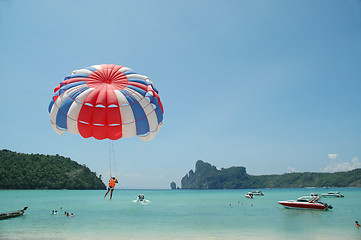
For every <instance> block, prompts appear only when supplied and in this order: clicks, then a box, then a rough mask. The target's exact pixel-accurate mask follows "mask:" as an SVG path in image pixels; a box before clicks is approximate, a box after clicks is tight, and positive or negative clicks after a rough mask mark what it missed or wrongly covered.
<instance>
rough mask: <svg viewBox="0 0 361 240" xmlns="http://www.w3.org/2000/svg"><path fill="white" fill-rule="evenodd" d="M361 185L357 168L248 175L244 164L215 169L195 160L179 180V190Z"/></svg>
mask: <svg viewBox="0 0 361 240" xmlns="http://www.w3.org/2000/svg"><path fill="white" fill-rule="evenodd" d="M325 186H327V187H361V168H358V169H355V170H352V171H348V172H335V173H314V172H303V173H285V174H281V175H276V174H274V175H260V176H252V175H249V174H247V172H246V168H245V167H230V168H222V169H220V170H218V169H217V168H216V167H215V166H212V165H211V164H209V163H206V162H203V161H202V160H198V161H197V162H196V168H195V171H194V172H193V170H190V171H189V172H188V173H187V174H186V175H185V176H184V177H183V178H182V181H181V188H182V189H245V188H303V187H325Z"/></svg>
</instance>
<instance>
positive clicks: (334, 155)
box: [328, 153, 338, 160]
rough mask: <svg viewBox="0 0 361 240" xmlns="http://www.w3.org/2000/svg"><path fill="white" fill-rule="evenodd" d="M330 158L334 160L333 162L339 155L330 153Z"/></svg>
mask: <svg viewBox="0 0 361 240" xmlns="http://www.w3.org/2000/svg"><path fill="white" fill-rule="evenodd" d="M328 158H329V159H332V160H335V159H337V158H338V154H337V153H330V154H328Z"/></svg>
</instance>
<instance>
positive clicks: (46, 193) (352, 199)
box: [0, 188, 361, 240]
mask: <svg viewBox="0 0 361 240" xmlns="http://www.w3.org/2000/svg"><path fill="white" fill-rule="evenodd" d="M260 190H262V192H263V193H264V194H265V195H264V196H259V197H255V198H254V199H247V198H245V197H244V195H245V194H246V193H247V192H248V191H249V190H244V189H242V190H115V191H114V194H113V200H112V201H109V197H108V198H107V199H103V196H104V194H105V190H104V191H102V190H1V191H0V212H6V211H11V210H18V209H22V208H23V207H24V206H28V207H29V209H28V210H27V211H26V212H25V215H24V216H21V217H17V218H13V219H7V220H1V221H0V240H15V239H33V240H35V239H36V240H44V239H55V240H57V239H74V240H82V239H87V240H88V239H89V240H93V239H94V240H95V239H112V240H114V239H140V238H141V239H176V240H177V239H187V240H189V239H232V240H233V239H303V240H304V239H305V238H310V239H311V238H312V239H316V240H318V239H361V229H357V228H356V227H355V225H354V222H355V220H358V221H359V222H361V204H360V203H361V189H360V188H337V189H260ZM332 190H337V191H340V192H341V194H343V195H344V196H345V197H344V198H342V199H337V198H323V199H322V201H323V202H326V203H328V204H331V205H332V206H333V207H334V208H333V209H332V210H329V211H317V210H295V209H286V208H284V207H283V206H281V205H279V204H278V203H277V202H278V201H280V200H290V199H297V198H298V197H301V196H304V195H309V194H310V193H311V192H317V193H319V194H321V193H324V192H328V191H332ZM138 194H144V195H145V198H146V199H148V200H150V203H149V204H147V205H141V204H139V203H134V202H133V200H135V199H136V197H137V195H138ZM52 210H57V211H58V212H59V214H58V215H52V214H51V212H52ZM64 211H68V212H70V213H74V215H75V216H74V217H66V216H65V215H64Z"/></svg>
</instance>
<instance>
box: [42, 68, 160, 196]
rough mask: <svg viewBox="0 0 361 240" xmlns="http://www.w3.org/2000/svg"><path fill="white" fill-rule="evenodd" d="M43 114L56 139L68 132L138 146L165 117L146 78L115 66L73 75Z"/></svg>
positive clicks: (84, 70)
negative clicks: (136, 141) (136, 142)
mask: <svg viewBox="0 0 361 240" xmlns="http://www.w3.org/2000/svg"><path fill="white" fill-rule="evenodd" d="M48 111H49V116H50V123H51V125H52V127H53V129H54V130H55V131H56V132H57V133H58V134H60V135H61V134H63V133H64V132H66V131H69V132H71V133H74V134H80V135H81V136H82V137H83V138H90V137H94V138H95V139H98V140H103V139H110V140H117V139H120V138H130V137H133V136H138V137H139V138H141V139H142V140H143V141H151V140H152V139H153V138H154V137H155V136H156V134H157V133H158V132H159V130H160V128H161V126H162V124H163V113H164V109H163V105H162V102H161V101H160V97H159V94H158V91H157V89H156V88H155V87H154V84H153V82H151V81H150V79H149V78H148V77H147V76H144V75H141V74H138V73H136V72H134V71H133V70H132V69H130V68H128V67H124V66H119V65H114V64H101V65H93V66H91V67H87V68H83V69H79V70H74V71H73V72H72V74H71V75H70V76H67V77H65V79H64V81H62V82H61V83H60V84H59V85H58V86H57V87H56V88H55V89H54V96H53V97H52V100H51V102H50V104H49V109H48ZM114 185H115V184H114ZM112 188H113V189H114V187H112ZM113 189H108V192H109V190H111V191H112V192H113ZM108 192H107V193H106V195H107V194H108ZM112 192H111V196H110V198H112ZM106 195H105V196H106Z"/></svg>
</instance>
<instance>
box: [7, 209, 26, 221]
mask: <svg viewBox="0 0 361 240" xmlns="http://www.w3.org/2000/svg"><path fill="white" fill-rule="evenodd" d="M27 208H28V207H24V209H22V210H19V211H16V212H9V213H1V214H0V220H3V219H8V218H14V217H19V216H22V215H24V212H25V210H26V209H27Z"/></svg>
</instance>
